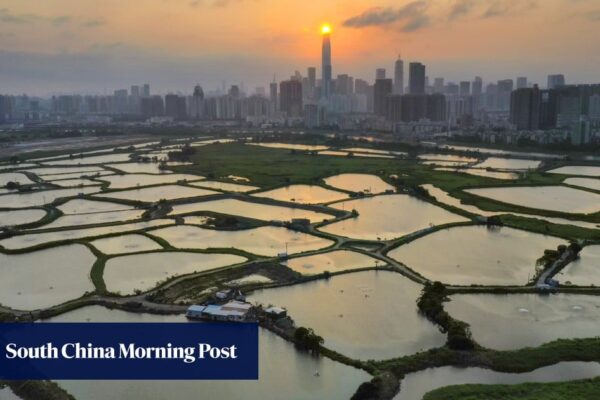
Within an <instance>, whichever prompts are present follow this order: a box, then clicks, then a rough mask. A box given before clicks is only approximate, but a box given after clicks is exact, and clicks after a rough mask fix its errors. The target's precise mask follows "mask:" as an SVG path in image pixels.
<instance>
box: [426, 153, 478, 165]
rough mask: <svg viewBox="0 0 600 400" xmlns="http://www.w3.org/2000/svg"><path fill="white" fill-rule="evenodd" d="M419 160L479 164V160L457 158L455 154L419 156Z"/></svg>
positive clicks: (463, 157)
mask: <svg viewBox="0 0 600 400" xmlns="http://www.w3.org/2000/svg"><path fill="white" fill-rule="evenodd" d="M418 158H419V159H421V160H433V161H455V162H462V163H474V162H477V161H478V159H477V158H473V157H465V156H457V155H454V154H419V155H418Z"/></svg>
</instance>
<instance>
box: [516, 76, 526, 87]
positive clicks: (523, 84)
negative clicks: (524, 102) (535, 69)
mask: <svg viewBox="0 0 600 400" xmlns="http://www.w3.org/2000/svg"><path fill="white" fill-rule="evenodd" d="M526 87H527V77H525V76H519V77H518V78H517V89H523V88H526Z"/></svg>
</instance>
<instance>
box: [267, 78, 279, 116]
mask: <svg viewBox="0 0 600 400" xmlns="http://www.w3.org/2000/svg"><path fill="white" fill-rule="evenodd" d="M269 103H270V105H271V108H270V112H271V115H274V114H275V113H276V112H277V111H278V110H279V99H278V98H277V82H271V83H270V84H269Z"/></svg>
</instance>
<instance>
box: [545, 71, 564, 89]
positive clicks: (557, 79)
mask: <svg viewBox="0 0 600 400" xmlns="http://www.w3.org/2000/svg"><path fill="white" fill-rule="evenodd" d="M559 86H565V76H564V75H563V74H555V75H548V89H556V88H557V87H559Z"/></svg>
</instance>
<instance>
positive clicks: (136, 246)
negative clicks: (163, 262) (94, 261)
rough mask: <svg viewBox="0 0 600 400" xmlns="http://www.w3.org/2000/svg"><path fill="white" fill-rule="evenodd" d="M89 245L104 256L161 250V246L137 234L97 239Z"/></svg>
mask: <svg viewBox="0 0 600 400" xmlns="http://www.w3.org/2000/svg"><path fill="white" fill-rule="evenodd" d="M91 245H92V246H94V247H95V248H97V249H98V250H100V251H101V252H103V253H104V254H120V253H136V252H140V251H148V250H161V249H162V246H161V245H159V244H158V243H157V242H155V241H154V240H152V239H150V238H148V237H146V236H144V235H138V234H132V235H120V236H113V237H109V238H104V239H98V240H94V241H93V242H91Z"/></svg>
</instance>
